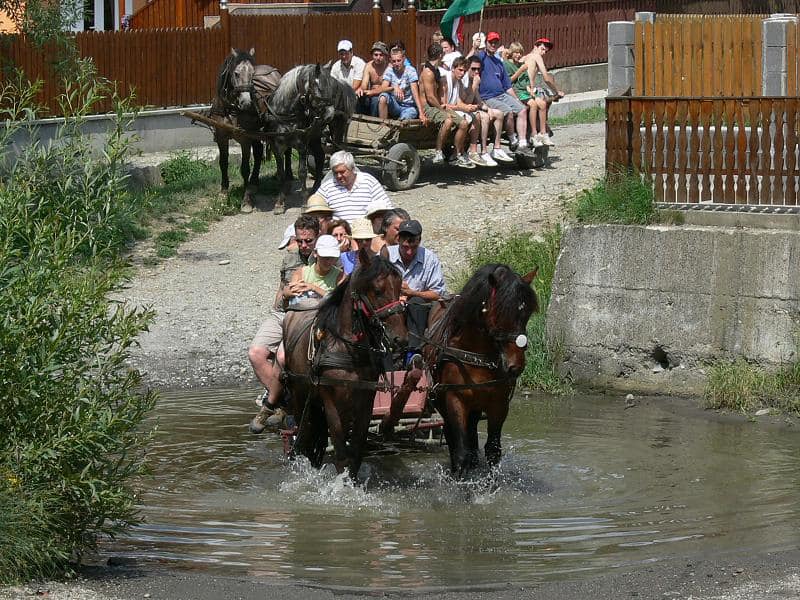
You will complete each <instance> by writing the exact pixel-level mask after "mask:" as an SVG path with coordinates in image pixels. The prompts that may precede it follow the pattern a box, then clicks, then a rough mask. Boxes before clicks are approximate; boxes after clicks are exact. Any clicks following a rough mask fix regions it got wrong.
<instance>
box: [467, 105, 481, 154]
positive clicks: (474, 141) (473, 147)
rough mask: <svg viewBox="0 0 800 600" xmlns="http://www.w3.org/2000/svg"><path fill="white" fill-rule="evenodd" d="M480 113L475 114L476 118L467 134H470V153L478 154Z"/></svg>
mask: <svg viewBox="0 0 800 600" xmlns="http://www.w3.org/2000/svg"><path fill="white" fill-rule="evenodd" d="M477 120H478V113H474V118H473V120H472V123H470V127H469V130H468V131H467V133H468V134H469V151H470V152H477V151H478V123H477Z"/></svg>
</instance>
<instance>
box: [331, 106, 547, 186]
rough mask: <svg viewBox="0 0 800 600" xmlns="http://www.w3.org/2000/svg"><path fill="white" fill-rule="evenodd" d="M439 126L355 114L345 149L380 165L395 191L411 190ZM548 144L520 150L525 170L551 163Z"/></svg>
mask: <svg viewBox="0 0 800 600" xmlns="http://www.w3.org/2000/svg"><path fill="white" fill-rule="evenodd" d="M436 135H437V129H436V127H435V126H434V125H432V124H431V125H428V126H426V125H423V124H422V121H420V120H419V119H410V120H407V121H397V120H394V119H379V118H377V117H370V116H367V115H353V116H352V117H351V118H350V122H349V123H348V127H347V136H346V137H345V142H344V148H345V149H346V150H347V151H349V152H351V153H352V154H353V155H354V156H355V158H356V162H358V163H360V164H364V165H371V166H377V167H378V168H380V170H381V173H382V178H383V183H384V184H385V185H386V187H388V188H389V189H390V190H392V191H397V190H407V189H409V188H411V187H412V186H413V185H414V184H415V183H416V182H417V179H418V178H419V174H420V170H421V169H420V167H421V161H420V157H419V152H418V151H419V150H433V149H434V148H435V147H436ZM547 154H548V146H542V147H541V148H536V149H535V151H534V152H532V153H522V152H518V153H516V158H517V164H518V165H519V166H520V167H521V168H523V169H533V168H538V167H542V166H544V165H545V163H546V162H547Z"/></svg>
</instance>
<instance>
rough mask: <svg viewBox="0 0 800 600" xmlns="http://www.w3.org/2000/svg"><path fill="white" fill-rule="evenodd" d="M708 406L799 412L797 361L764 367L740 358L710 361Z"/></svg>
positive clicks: (707, 384)
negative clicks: (775, 366) (711, 363)
mask: <svg viewBox="0 0 800 600" xmlns="http://www.w3.org/2000/svg"><path fill="white" fill-rule="evenodd" d="M704 396H705V401H706V405H707V406H708V407H709V408H724V409H727V410H732V411H736V412H742V413H751V412H753V411H755V410H758V409H759V408H775V409H778V410H780V411H784V412H788V413H794V414H795V415H800V361H796V362H794V363H791V364H788V365H784V366H782V367H780V368H777V369H774V370H766V369H764V368H762V367H759V366H757V365H753V364H750V363H748V362H747V361H745V360H744V359H742V358H737V359H736V360H734V361H723V362H718V363H716V364H714V365H713V366H712V367H711V368H710V369H709V373H708V381H707V383H706V388H705V393H704Z"/></svg>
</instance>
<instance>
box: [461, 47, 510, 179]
mask: <svg viewBox="0 0 800 600" xmlns="http://www.w3.org/2000/svg"><path fill="white" fill-rule="evenodd" d="M482 70H483V67H482V61H481V59H480V57H479V56H477V55H476V56H471V57H470V58H469V74H470V84H469V85H468V86H465V87H464V90H463V92H464V95H463V96H462V100H464V102H465V103H467V104H474V105H476V106H477V107H478V111H476V112H475V113H474V114H475V117H476V118H477V119H478V122H479V124H480V128H481V131H480V136H481V144H482V145H483V154H481V158H482V159H483V160H484V162H486V164H487V165H489V166H490V167H494V166H496V165H497V163H498V162H505V163H510V162H514V159H513V158H512V157H511V156H509V155H508V154H507V153H506V151H505V150H503V149H502V148H501V147H500V136H501V135H502V133H503V111H501V110H497V109H495V108H491V107H490V106H488V105H487V104H486V103H485V102H484V101H483V98H481V95H480V92H479V89H480V85H481V73H482ZM492 122H494V132H495V133H494V147H493V148H491V149H490V145H489V125H491V124H492ZM476 125H477V124H476ZM470 151H477V147H476V146H474V145H471V146H470Z"/></svg>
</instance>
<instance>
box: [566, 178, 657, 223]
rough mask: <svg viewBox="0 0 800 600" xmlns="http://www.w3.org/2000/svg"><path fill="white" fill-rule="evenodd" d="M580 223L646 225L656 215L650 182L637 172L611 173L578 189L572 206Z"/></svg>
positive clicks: (654, 218) (651, 221)
mask: <svg viewBox="0 0 800 600" xmlns="http://www.w3.org/2000/svg"><path fill="white" fill-rule="evenodd" d="M573 214H574V217H575V220H576V221H578V222H579V223H620V224H626V225H647V224H649V223H653V222H655V221H657V219H658V216H657V212H656V208H655V201H654V197H653V188H652V186H651V185H650V183H649V182H648V181H647V180H645V179H643V178H642V177H640V176H639V175H610V176H608V177H606V178H605V179H602V180H600V181H598V182H597V183H596V184H595V186H594V187H593V188H591V189H589V190H586V191H584V192H581V193H580V194H579V195H578V197H577V198H576V199H575V203H574V206H573Z"/></svg>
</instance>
